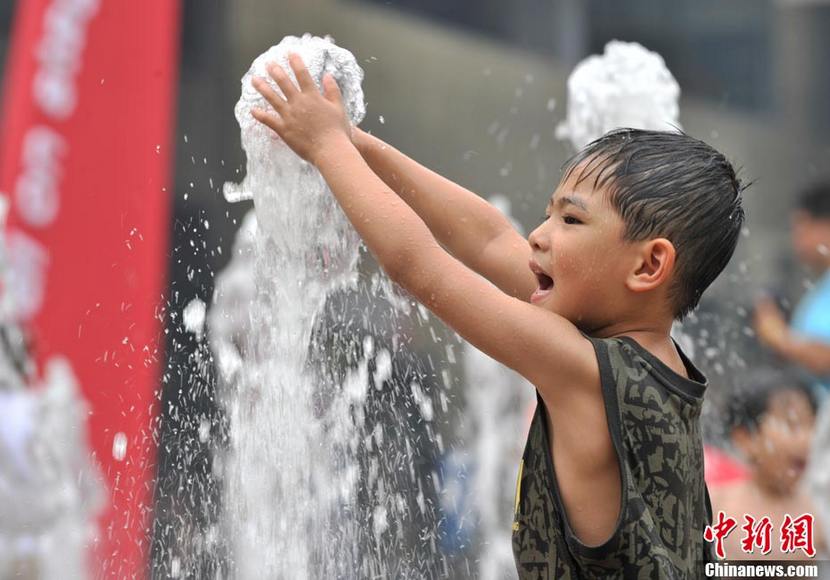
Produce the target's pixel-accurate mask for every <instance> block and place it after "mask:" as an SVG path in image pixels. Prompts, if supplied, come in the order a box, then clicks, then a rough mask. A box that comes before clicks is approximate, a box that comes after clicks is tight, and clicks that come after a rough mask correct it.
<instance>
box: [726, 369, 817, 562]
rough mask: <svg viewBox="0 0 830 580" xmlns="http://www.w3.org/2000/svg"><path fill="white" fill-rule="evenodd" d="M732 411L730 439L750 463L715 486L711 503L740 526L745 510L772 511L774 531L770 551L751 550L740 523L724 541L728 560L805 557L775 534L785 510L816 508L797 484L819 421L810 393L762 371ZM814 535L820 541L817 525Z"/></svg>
mask: <svg viewBox="0 0 830 580" xmlns="http://www.w3.org/2000/svg"><path fill="white" fill-rule="evenodd" d="M728 415H729V426H730V429H731V432H730V434H731V439H732V444H733V446H734V448H735V450H736V451H737V452H738V453H739V454H740V456H741V457H742V458H743V459H744V461H745V462H746V464H747V466H748V467H749V471H750V476H749V478H747V479H744V480H741V481H739V482H737V483H731V484H727V485H723V486H717V487H712V505H713V506H714V509H715V510H719V511H723V512H724V513H725V514H726V515H727V516H729V517H732V518H735V519H736V520H737V521H738V526H739V528H740V526H742V525H744V523H745V522H744V520H743V516H744V514H747V515H749V516H752V517H753V518H754V519H755V520H756V521H758V520H761V518H763V517H764V516H768V517H769V518H770V520H771V522H772V524H773V525H774V526H775V530H774V532H775V533H774V534H773V535H772V543H771V546H770V548H771V551H770V552H769V553H768V554H762V553H761V552H760V550H758V549H757V548H756V549H755V550H754V551H752V552H749V553H747V552H745V551H744V550H743V549H742V548H741V540H742V537H743V536H744V534H742V533H741V530H740V529H739V528H736V529H735V530H734V531H733V532H732V533H731V534H729V535H728V536H726V538H725V540H724V551H725V553H726V557H727V559H729V560H735V559H757V558H760V557H762V556H763V557H767V558H771V559H773V560H780V559H786V558H799V559H803V558H804V557H805V555H804V554H803V553H802V552H801V551H800V550H797V551H795V552H793V553H785V552H782V551H781V546H780V544H779V543H778V542H777V540H778V537H777V536H778V531H779V529H778V527H779V526H781V525H782V522H783V521H784V518H785V516H786V514H790V515H791V516H792V517H798V516H800V515H801V514H804V513H813V509H812V503H811V501H810V498H809V496H808V495H807V493H806V491H805V490H803V489H801V488H800V486H799V484H800V482H801V480H802V476H803V474H804V470H805V468H806V466H807V458H808V456H809V451H810V443H811V440H812V435H813V427H814V425H815V417H816V407H815V400H814V398H813V394H812V392H811V391H810V389H809V387H808V386H807V385H805V384H804V383H803V382H801V381H799V380H798V379H797V378H795V377H793V376H792V375H791V374H785V373H782V372H776V371H773V370H769V369H768V370H764V371H759V372H757V373H754V374H752V375H751V376H750V378H749V379H748V380H747V381H746V384H745V388H742V389H741V390H740V391H738V392H737V393H736V394H735V396H734V397H733V400H732V402H731V404H730V408H729V413H728ZM817 523H819V522H817ZM814 539H815V541H816V542H819V540H820V538H819V535H818V533H817V530H814Z"/></svg>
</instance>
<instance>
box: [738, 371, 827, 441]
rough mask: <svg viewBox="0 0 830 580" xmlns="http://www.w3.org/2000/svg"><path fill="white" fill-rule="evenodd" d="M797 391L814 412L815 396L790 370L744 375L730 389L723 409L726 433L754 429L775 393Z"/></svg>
mask: <svg viewBox="0 0 830 580" xmlns="http://www.w3.org/2000/svg"><path fill="white" fill-rule="evenodd" d="M787 391H797V392H800V393H803V394H804V396H806V397H807V400H808V401H809V402H810V406H811V407H812V409H813V412H814V413H815V412H816V409H817V401H816V396H815V393H814V392H813V390H812V388H810V385H809V383H808V382H807V380H806V378H805V377H804V376H803V375H802V374H801V373H799V372H798V371H796V370H793V369H776V368H761V369H757V370H755V371H753V372H750V373H748V374H747V375H746V376H745V377H744V378H743V379H741V380H740V381H739V382H738V384H737V385H735V387H734V391H733V393H732V396H731V397H730V399H729V406H728V409H727V413H726V415H727V426H728V428H727V430H728V431H729V432H732V431H734V430H735V429H740V428H743V429H747V430H749V431H754V430H755V429H757V428H758V425H759V424H760V422H761V420H762V419H763V416H764V414H765V413H766V412H767V411H768V410H769V402H770V399H772V397H773V395H775V394H776V393H783V392H787Z"/></svg>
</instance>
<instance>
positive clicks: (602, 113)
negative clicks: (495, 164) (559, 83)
mask: <svg viewBox="0 0 830 580" xmlns="http://www.w3.org/2000/svg"><path fill="white" fill-rule="evenodd" d="M679 98H680V86H679V85H678V84H677V81H676V80H675V79H674V76H672V74H671V72H670V71H669V69H668V68H667V67H666V63H665V61H664V60H663V57H661V56H660V55H659V54H657V53H656V52H652V51H650V50H647V49H646V48H644V47H643V46H642V45H640V44H637V43H636V42H620V41H618V40H612V41H611V42H609V43H608V44H606V45H605V52H604V53H603V54H602V55H591V56H589V57H588V58H586V59H585V60H583V61H582V62H580V63H579V64H578V65H577V66H576V68H574V70H573V72H572V73H571V76H570V77H568V112H567V117H566V119H565V121H563V122H562V123H561V124H560V125H559V126H558V127H557V130H556V136H557V137H558V138H559V139H567V140H569V141H570V142H571V144H572V145H573V147H574V149H575V150H579V149H582V148H583V147H584V146H585V145H587V144H588V143H590V142H591V141H593V140H594V139H598V138H599V137H601V136H602V135H604V134H605V133H607V132H608V131H611V130H612V129H618V128H620V127H633V128H637V129H653V130H664V131H665V130H670V129H672V128H673V127H679V126H680V123H679V121H678V115H679V110H680V108H679V105H678V99H679Z"/></svg>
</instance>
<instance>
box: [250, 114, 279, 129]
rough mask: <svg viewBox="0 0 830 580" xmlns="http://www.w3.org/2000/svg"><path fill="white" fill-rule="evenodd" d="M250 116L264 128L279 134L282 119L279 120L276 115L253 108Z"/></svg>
mask: <svg viewBox="0 0 830 580" xmlns="http://www.w3.org/2000/svg"><path fill="white" fill-rule="evenodd" d="M251 116H252V117H253V118H254V119H256V120H257V121H259V122H260V123H262V124H263V125H265V126H266V127H270V128H271V129H273V130H274V131H276V132H277V134H279V133H280V131H281V129H282V119H281V118H279V117H278V116H277V115H274V114H272V113H268V112H267V111H263V110H262V109H256V108H254V109H251Z"/></svg>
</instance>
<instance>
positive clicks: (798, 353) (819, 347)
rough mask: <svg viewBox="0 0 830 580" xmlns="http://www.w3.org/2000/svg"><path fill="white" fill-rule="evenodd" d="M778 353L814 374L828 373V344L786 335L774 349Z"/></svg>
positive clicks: (829, 358)
mask: <svg viewBox="0 0 830 580" xmlns="http://www.w3.org/2000/svg"><path fill="white" fill-rule="evenodd" d="M775 350H776V351H777V352H778V354H780V355H781V356H783V357H784V358H786V359H787V360H789V361H790V362H794V363H796V364H798V365H801V366H802V367H804V368H805V369H807V370H808V371H810V372H811V373H813V374H816V375H830V345H828V344H826V343H823V342H818V341H813V340H808V339H806V338H803V337H798V336H795V335H792V334H790V335H787V336H786V337H785V338H784V340H782V341H781V342H780V343H779V344H778V345H777V348H776V349H775Z"/></svg>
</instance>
